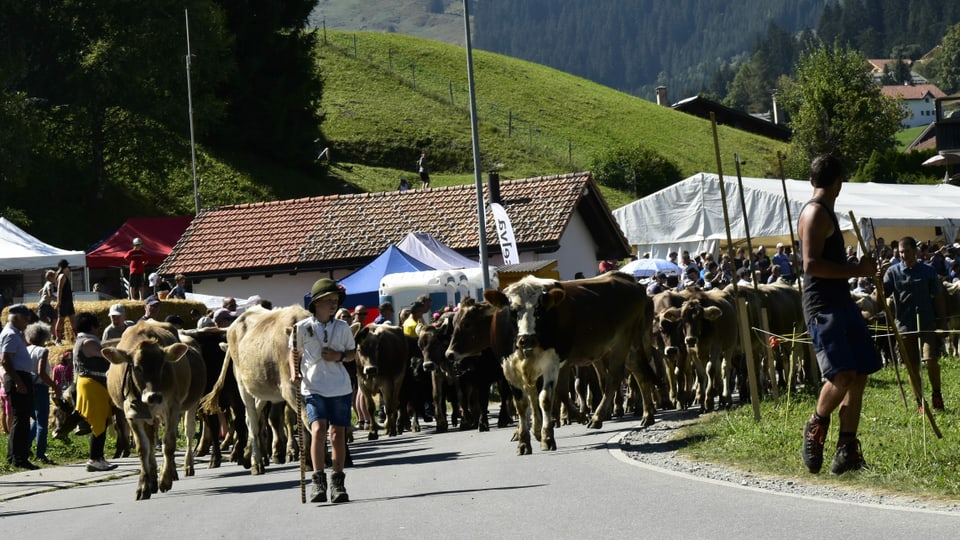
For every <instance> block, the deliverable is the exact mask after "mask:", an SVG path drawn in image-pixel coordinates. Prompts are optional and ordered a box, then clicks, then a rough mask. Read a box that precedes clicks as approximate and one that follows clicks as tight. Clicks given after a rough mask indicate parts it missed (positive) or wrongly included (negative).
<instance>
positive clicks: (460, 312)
mask: <svg viewBox="0 0 960 540" xmlns="http://www.w3.org/2000/svg"><path fill="white" fill-rule="evenodd" d="M492 292H496V291H492ZM486 294H487V293H484V296H486ZM496 312H497V308H495V307H494V306H493V305H492V304H490V303H489V302H477V301H476V300H474V299H473V298H470V297H469V296H468V297H466V298H464V299H463V301H461V302H460V307H459V308H458V309H457V312H456V314H454V316H453V320H452V321H451V322H452V325H451V326H452V328H451V333H450V344H449V345H448V346H447V350H446V353H445V356H446V357H447V360H449V361H451V362H455V361H457V360H459V359H460V358H463V357H465V356H471V355H474V354H478V353H479V352H480V351H482V350H483V349H485V348H487V347H489V346H490V345H491V340H490V335H491V330H490V329H491V325H492V324H493V320H494V315H495V314H496Z"/></svg>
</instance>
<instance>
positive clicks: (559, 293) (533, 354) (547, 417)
mask: <svg viewBox="0 0 960 540" xmlns="http://www.w3.org/2000/svg"><path fill="white" fill-rule="evenodd" d="M484 299H486V300H487V301H488V302H490V304H492V305H493V306H494V307H496V308H505V307H508V308H509V310H510V311H509V313H510V318H511V320H512V322H513V324H514V325H515V328H516V340H515V345H514V352H513V353H512V354H511V355H510V356H508V357H506V359H504V361H503V364H502V366H503V371H504V375H505V376H506V378H507V380H508V381H509V382H510V384H511V385H513V386H515V387H520V388H522V389H523V394H524V397H525V398H526V400H524V399H520V400H518V402H517V412H518V413H519V415H520V422H521V427H520V430H519V445H518V448H517V453H518V454H520V455H523V454H527V453H530V451H531V447H530V433H529V429H528V428H529V426H528V425H525V424H526V423H527V422H528V420H527V411H526V409H527V406H528V405H529V406H530V407H532V408H533V409H534V411H535V414H534V430H535V431H538V432H540V448H541V449H542V450H556V448H557V443H556V440H555V439H554V435H553V427H554V423H553V419H552V417H551V416H552V414H553V406H554V400H555V397H556V389H557V382H558V376H559V372H560V368H561V366H562V365H564V364H566V363H568V362H569V363H570V365H572V366H580V365H590V364H593V365H594V367H596V368H597V370H598V373H600V375H601V377H600V378H601V380H602V381H603V397H602V399H601V401H600V405H599V406H598V407H597V410H596V411H594V413H593V416H592V418H591V419H590V421H589V423H588V424H587V427H588V428H596V429H599V428H600V427H602V426H603V421H604V420H607V419H609V418H610V413H611V410H612V409H613V402H614V399H615V396H616V393H617V389H618V388H619V387H620V385H621V383H622V382H623V378H624V368H626V369H628V370H629V371H630V372H631V373H632V374H633V375H634V376H635V377H636V378H637V381H638V382H639V383H640V386H641V392H640V393H641V397H642V399H643V420H642V424H643V425H644V426H649V425H651V424H653V421H654V418H653V415H654V409H655V407H654V404H653V399H652V395H653V389H652V388H653V385H652V383H653V379H654V373H653V369H652V368H651V367H650V359H651V356H652V350H651V333H652V331H651V328H650V324H651V321H652V318H653V305H652V304H651V302H650V299H649V298H648V297H647V294H646V291H645V290H644V288H643V287H641V286H640V285H639V284H638V283H637V282H636V281H635V280H634V278H633V277H632V276H630V275H627V274H623V273H620V272H609V273H606V274H603V275H601V276H598V277H595V278H590V279H580V280H573V281H556V280H552V279H542V278H538V277H535V276H526V277H524V278H523V279H521V280H520V281H518V282H516V283H514V284H512V285H510V286H509V287H507V288H506V289H505V290H504V291H503V292H500V291H497V290H487V291H484ZM540 377H542V378H543V381H542V389H541V390H539V392H538V390H537V382H538V379H539V378H540ZM538 404H539V411H540V415H537V414H536V410H537V405H538ZM538 420H540V425H537V421H538Z"/></svg>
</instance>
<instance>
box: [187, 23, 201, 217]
mask: <svg viewBox="0 0 960 540" xmlns="http://www.w3.org/2000/svg"><path fill="white" fill-rule="evenodd" d="M183 21H184V24H185V25H186V27H187V114H188V115H189V116H190V162H191V164H192V166H193V204H194V214H193V215H194V216H198V215H200V186H199V184H198V183H197V145H196V141H195V140H194V137H193V91H192V90H191V89H190V16H189V14H188V13H187V10H186V9H184V10H183Z"/></svg>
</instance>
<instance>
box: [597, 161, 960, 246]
mask: <svg viewBox="0 0 960 540" xmlns="http://www.w3.org/2000/svg"><path fill="white" fill-rule="evenodd" d="M786 186H787V197H788V200H789V205H790V216H791V218H792V221H793V228H794V233H795V234H796V223H797V218H798V217H799V215H800V210H801V209H802V208H803V205H804V204H805V203H806V202H807V201H808V200H809V199H810V197H811V195H812V194H813V187H812V186H811V185H810V182H809V181H806V180H787V181H786ZM724 189H725V191H726V195H727V212H728V215H729V218H730V229H731V237H732V239H733V242H734V244H736V245H738V246H740V245H743V246H745V245H746V227H745V225H744V211H743V207H744V205H743V204H741V202H740V189H739V187H738V183H737V178H736V176H732V177H731V176H725V177H724ZM743 195H744V197H743V198H744V201H745V203H746V204H745V206H746V216H747V222H748V224H749V228H750V237H751V240H752V244H753V246H754V249H756V247H757V246H759V245H763V246H765V247H771V244H774V243H776V242H783V243H785V244H789V242H790V223H789V220H788V219H787V205H786V203H785V201H784V196H783V184H782V183H781V181H780V180H779V179H769V178H744V179H743ZM835 210H836V212H837V218H838V220H839V222H840V229H841V230H842V231H843V232H844V237H845V239H846V242H847V244H848V245H856V236H855V235H854V234H853V226H852V224H851V223H850V219H849V212H850V211H851V210H852V211H853V213H854V217H856V219H857V222H858V224H859V225H860V229H861V232H862V233H863V235H864V237H865V239H866V240H867V241H868V242H869V241H870V239H871V238H872V237H873V236H874V231H875V234H876V236H880V237H883V238H885V239H886V240H887V241H888V242H889V241H890V240H895V239H897V238H900V237H901V236H906V235H909V236H913V237H915V238H916V239H917V240H918V241H922V240H932V239H937V238H939V239H941V240H943V241H946V242H949V243H953V242H955V241H956V240H957V229H958V226H960V188H958V187H955V186H951V185H948V184H936V185H912V184H910V185H907V184H874V183H866V184H856V183H845V184H844V185H843V188H842V189H841V190H840V196H839V197H838V198H837V202H836V206H835ZM613 216H614V218H615V219H616V220H617V222H618V223H619V224H620V228H621V229H622V230H623V233H624V235H625V236H626V237H627V240H628V241H629V242H630V243H631V244H632V245H634V246H637V251H638V252H640V253H642V252H647V251H649V252H650V256H651V257H660V258H663V257H666V256H667V254H668V253H669V252H670V251H680V250H689V251H690V252H691V253H699V252H702V251H709V252H712V253H716V252H717V251H718V250H719V249H720V247H721V246H726V243H727V242H726V240H727V233H726V228H725V226H724V221H723V208H722V203H721V198H720V182H719V178H718V177H717V175H715V174H709V173H698V174H695V175H693V176H691V177H689V178H687V179H685V180H682V181H680V182H678V183H676V184H674V185H672V186H670V187H668V188H665V189H662V190H660V191H658V192H656V193H653V194H651V195H648V196H647V197H644V198H642V199H640V200H637V201H634V202H632V203H630V204H628V205H626V206H623V207H621V208H618V209H616V210H614V211H613Z"/></svg>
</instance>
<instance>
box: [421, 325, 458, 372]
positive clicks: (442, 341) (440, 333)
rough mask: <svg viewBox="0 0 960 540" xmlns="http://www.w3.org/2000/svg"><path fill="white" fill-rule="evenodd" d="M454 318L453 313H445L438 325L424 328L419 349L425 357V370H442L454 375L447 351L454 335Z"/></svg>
mask: <svg viewBox="0 0 960 540" xmlns="http://www.w3.org/2000/svg"><path fill="white" fill-rule="evenodd" d="M453 317H454V314H453V313H444V314H443V315H441V316H440V318H439V319H438V320H437V322H436V323H434V324H432V325H430V326H426V327H424V328H423V330H422V331H421V332H420V335H419V336H418V337H417V347H418V348H419V349H420V354H422V355H423V367H424V369H425V370H427V371H434V370H440V371H441V372H443V373H444V374H447V375H450V374H452V372H451V370H450V363H449V362H447V359H446V351H447V347H448V346H449V345H450V337H451V336H452V335H453Z"/></svg>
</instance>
